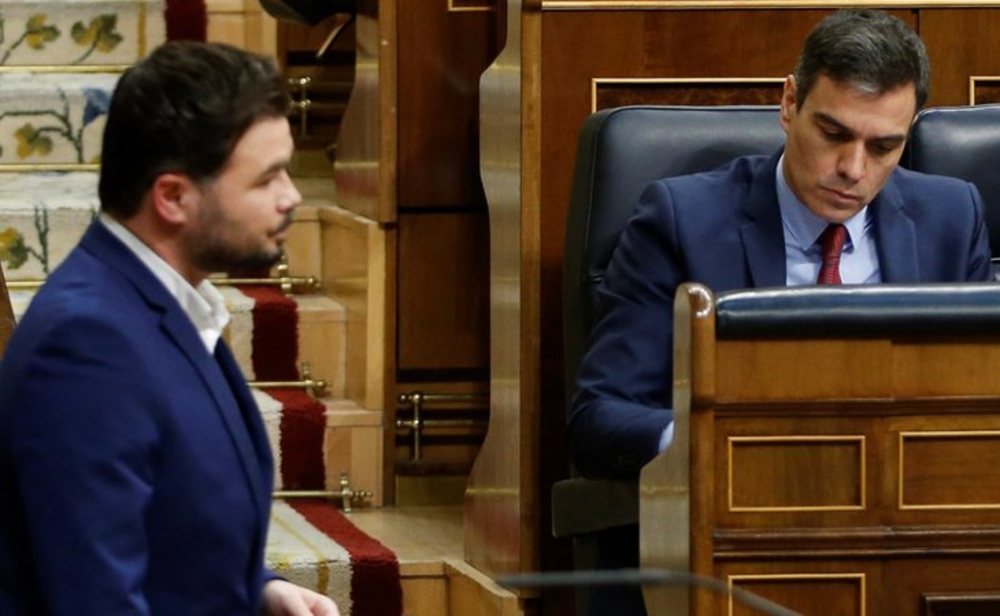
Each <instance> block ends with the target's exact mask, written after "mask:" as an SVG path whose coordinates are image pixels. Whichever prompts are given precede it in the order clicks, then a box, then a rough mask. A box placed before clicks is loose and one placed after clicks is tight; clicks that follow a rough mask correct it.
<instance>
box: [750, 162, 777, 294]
mask: <svg viewBox="0 0 1000 616" xmlns="http://www.w3.org/2000/svg"><path fill="white" fill-rule="evenodd" d="M780 157H781V152H778V153H777V154H775V155H774V156H772V157H771V158H770V159H769V160H768V161H767V163H766V164H763V165H761V167H760V168H759V169H758V170H757V172H756V173H755V174H754V175H753V177H752V178H751V183H750V188H749V194H748V195H747V202H746V205H745V206H744V208H743V212H744V215H745V221H744V222H743V223H742V224H741V225H740V239H741V240H742V242H743V252H744V254H745V255H746V261H747V268H748V269H749V271H750V280H749V285H748V286H750V287H783V286H785V278H786V276H785V235H784V232H783V231H782V228H781V210H780V209H779V208H778V198H777V194H778V192H777V186H776V185H775V180H774V174H775V170H776V169H777V165H778V159H779V158H780Z"/></svg>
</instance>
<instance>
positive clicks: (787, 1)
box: [542, 0, 1000, 11]
mask: <svg viewBox="0 0 1000 616" xmlns="http://www.w3.org/2000/svg"><path fill="white" fill-rule="evenodd" d="M994 7H1000V1H997V0H981V1H979V2H974V1H969V0H967V1H966V2H955V1H954V0H885V1H884V2H863V1H861V2H859V1H856V0H855V1H853V2H852V1H847V0H826V1H823V0H623V1H622V2H614V1H613V0H580V1H579V2H574V1H573V0H542V10H543V11H666V10H691V9H709V10H711V9H720V10H721V9H747V10H755V9H846V8H881V9H892V8H907V9H922V8H925V9H930V8H952V9H972V8H994Z"/></svg>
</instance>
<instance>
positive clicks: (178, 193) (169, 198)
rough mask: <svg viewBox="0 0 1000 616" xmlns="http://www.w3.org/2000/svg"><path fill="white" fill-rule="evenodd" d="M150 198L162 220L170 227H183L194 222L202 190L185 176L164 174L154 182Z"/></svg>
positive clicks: (154, 209)
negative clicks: (193, 218)
mask: <svg viewBox="0 0 1000 616" xmlns="http://www.w3.org/2000/svg"><path fill="white" fill-rule="evenodd" d="M149 196H150V200H151V201H152V203H153V211H154V212H155V213H156V215H157V217H158V218H159V219H160V220H162V221H163V222H165V223H167V224H170V225H183V224H185V223H187V222H188V221H189V220H192V217H193V216H194V212H195V209H196V208H197V205H198V202H199V200H200V199H201V190H200V189H199V188H198V186H197V185H196V184H195V183H194V182H193V181H192V180H191V178H189V177H188V176H186V175H184V174H181V173H162V174H160V175H158V176H157V177H156V179H155V180H153V186H152V187H151V188H150V190H149Z"/></svg>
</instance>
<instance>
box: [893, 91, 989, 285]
mask: <svg viewBox="0 0 1000 616" xmlns="http://www.w3.org/2000/svg"><path fill="white" fill-rule="evenodd" d="M903 162H904V165H905V166H907V167H909V168H910V169H913V170H914V171H921V172H923V173H935V174H938V175H950V176H952V177H957V178H962V179H964V180H968V181H969V182H972V183H973V184H975V185H976V188H978V189H979V192H980V193H981V194H982V196H983V202H984V204H985V206H986V226H987V228H988V229H989V232H990V247H991V249H992V250H993V257H994V267H996V263H997V257H998V256H1000V172H998V168H997V165H998V162H1000V105H978V106H974V107H932V108H928V109H924V110H923V111H921V112H920V114H919V115H918V116H917V120H916V122H915V123H914V125H913V132H912V134H911V135H910V144H909V149H908V152H907V154H906V158H905V160H904V161H903Z"/></svg>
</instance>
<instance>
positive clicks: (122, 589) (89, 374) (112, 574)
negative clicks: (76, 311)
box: [11, 318, 157, 616]
mask: <svg viewBox="0 0 1000 616" xmlns="http://www.w3.org/2000/svg"><path fill="white" fill-rule="evenodd" d="M35 350H36V352H35V353H34V354H32V355H31V358H30V360H29V361H28V363H27V364H26V365H25V366H24V369H23V371H22V373H21V379H22V381H21V384H20V386H19V387H18V388H17V391H18V393H17V394H16V396H15V398H14V404H15V405H16V406H15V409H16V411H15V412H14V413H12V416H13V419H12V421H11V428H12V431H13V434H12V435H11V443H12V454H13V457H14V460H15V461H16V465H15V471H14V472H15V478H14V481H15V482H16V485H17V492H18V493H19V495H20V496H21V499H20V500H21V507H22V508H23V511H22V513H23V516H24V519H25V521H26V525H27V529H28V532H27V535H28V536H27V537H26V541H28V542H30V546H31V548H30V550H31V553H32V555H33V558H34V562H33V563H31V565H32V566H33V567H34V573H35V575H36V576H37V579H38V586H39V587H40V588H43V589H45V591H44V592H45V597H44V598H43V600H44V601H45V603H46V606H45V607H46V610H45V611H46V613H51V614H57V615H59V614H102V615H105V616H113V615H115V614H130V615H134V614H146V613H148V612H149V607H148V605H147V601H146V598H145V596H144V594H143V581H144V577H145V574H146V569H147V543H146V534H145V529H144V522H143V517H144V512H145V511H146V509H147V506H148V505H149V503H150V501H151V499H152V498H153V496H154V495H153V488H152V486H153V484H154V474H155V460H156V456H157V437H156V435H157V429H156V425H155V419H154V413H155V404H156V403H155V401H154V400H153V396H152V394H150V391H151V389H155V386H154V381H148V380H146V379H147V378H155V376H156V375H155V374H146V371H144V370H143V368H142V366H141V363H140V361H139V359H138V356H137V354H136V352H135V349H134V347H133V345H132V342H131V341H130V340H128V339H127V337H126V336H125V335H123V333H122V332H121V331H119V330H118V329H116V327H115V326H114V325H113V324H111V323H109V322H108V321H107V320H102V319H93V318H88V319H73V320H69V321H67V322H64V323H63V324H61V325H59V326H56V327H54V328H51V329H50V330H49V331H48V332H47V333H46V334H44V335H43V338H42V339H41V340H40V341H39V342H38V345H37V346H36V349H35Z"/></svg>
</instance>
